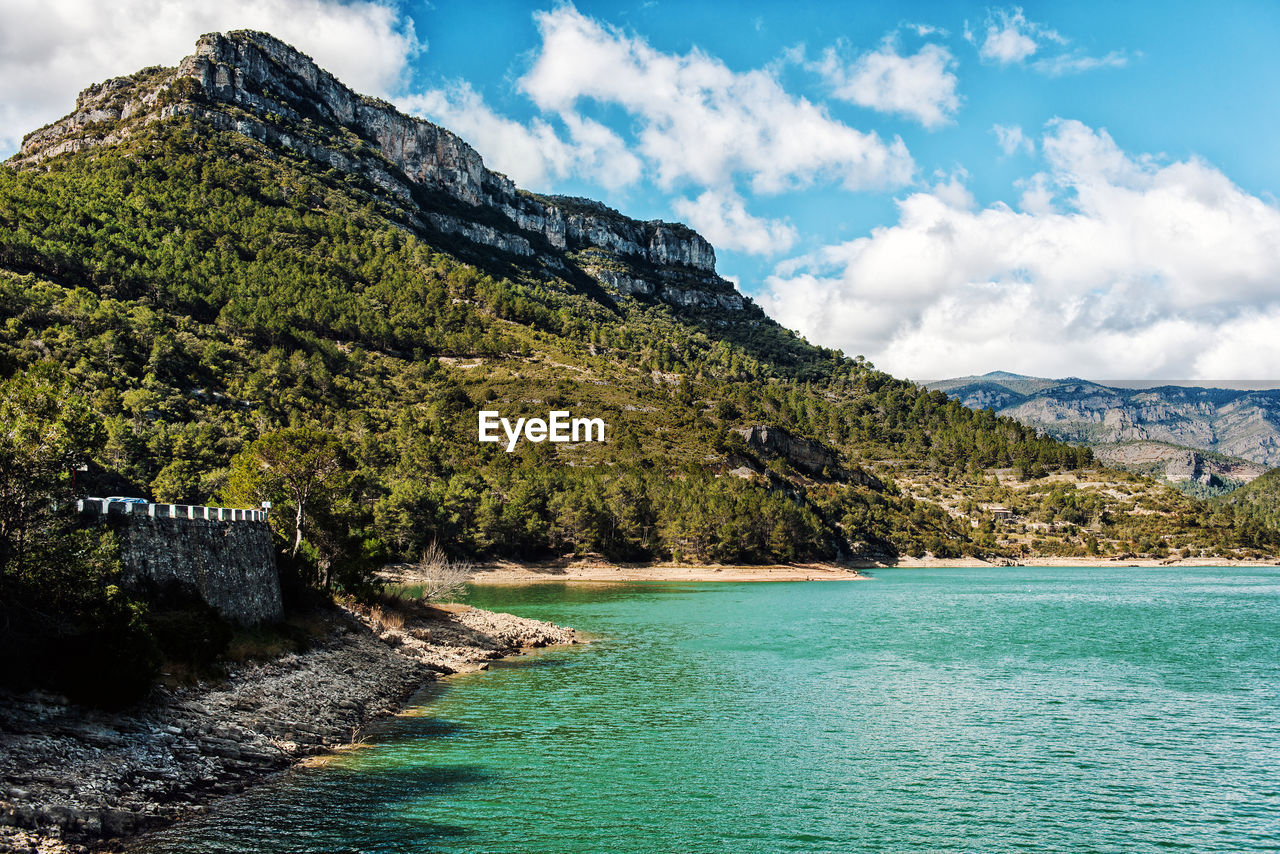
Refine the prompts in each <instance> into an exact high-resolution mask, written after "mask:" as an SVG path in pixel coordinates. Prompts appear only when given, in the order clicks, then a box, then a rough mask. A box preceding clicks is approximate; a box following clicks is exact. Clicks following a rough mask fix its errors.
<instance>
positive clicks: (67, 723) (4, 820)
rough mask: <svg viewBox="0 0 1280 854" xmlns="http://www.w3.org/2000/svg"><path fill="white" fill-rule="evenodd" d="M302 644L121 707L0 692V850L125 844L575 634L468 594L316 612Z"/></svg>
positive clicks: (54, 852) (44, 851)
mask: <svg viewBox="0 0 1280 854" xmlns="http://www.w3.org/2000/svg"><path fill="white" fill-rule="evenodd" d="M323 616H324V618H325V619H326V620H327V621H328V623H327V630H328V631H327V635H326V636H325V637H324V638H323V639H322V640H319V641H317V642H315V643H314V644H313V645H312V646H311V647H310V648H308V649H307V650H305V651H303V652H298V653H287V654H284V655H281V656H278V657H275V658H272V659H270V660H265V661H254V662H248V663H245V664H240V665H237V666H235V667H234V668H232V669H230V670H229V672H228V673H227V675H226V678H224V679H221V680H218V681H217V682H211V683H197V684H195V685H191V686H186V687H183V688H179V689H172V690H171V689H166V688H163V687H157V688H155V689H153V691H152V693H151V694H150V695H149V696H148V698H147V699H146V700H145V701H143V702H142V703H140V704H138V705H136V706H133V707H130V708H128V709H125V710H122V711H117V712H113V711H104V710H101V709H94V708H89V707H84V706H78V705H75V704H72V703H69V702H67V701H66V700H65V699H64V698H60V697H57V696H54V695H51V694H48V693H44V692H29V693H26V694H20V695H11V694H0V852H40V853H41V854H66V852H75V854H87V852H90V851H121V850H126V849H125V848H124V846H125V845H127V844H129V843H131V842H132V841H133V840H134V839H135V838H137V837H139V836H142V835H144V834H146V833H148V832H150V831H154V830H159V829H161V828H163V827H167V826H169V825H172V824H173V823H175V822H180V821H182V820H184V819H187V818H191V817H193V816H197V815H200V814H202V813H205V812H207V811H208V810H209V809H210V808H211V806H212V805H213V804H214V803H215V802H217V801H218V800H220V799H222V798H223V797H225V796H227V795H232V794H236V793H238V792H241V791H244V790H245V789H247V788H249V787H250V786H252V785H254V784H255V783H258V782H260V781H262V780H264V779H267V778H269V777H272V776H274V775H276V774H279V773H280V772H282V771H285V770H288V769H289V768H292V767H295V766H297V765H300V764H303V763H305V762H315V761H321V757H329V756H333V755H335V754H336V753H338V752H340V751H342V750H344V749H347V748H349V747H350V746H351V745H353V744H358V743H359V742H360V741H361V739H362V736H363V733H364V731H365V730H366V728H367V727H369V726H370V725H371V724H374V723H376V722H378V721H382V720H385V719H387V718H390V717H392V716H394V715H396V714H398V713H400V712H401V710H402V709H403V708H404V705H405V703H407V702H408V701H409V700H410V699H411V698H412V697H413V696H414V695H416V694H417V693H418V692H419V691H420V690H421V689H422V688H423V687H424V686H426V685H427V684H428V683H430V682H433V681H436V680H438V679H440V678H441V677H443V676H446V675H450V674H454V673H468V672H476V671H481V670H487V669H488V667H489V662H490V661H493V660H496V659H499V658H506V657H509V656H514V655H523V654H525V652H527V651H529V650H532V649H538V648H545V647H552V646H560V645H569V644H577V643H581V642H582V640H581V639H580V638H579V637H578V635H577V633H576V632H575V631H574V630H573V629H570V628H565V627H561V626H556V625H555V624H553V623H546V622H543V621H540V620H531V619H525V618H522V617H515V616H513V615H510V614H499V613H495V612H491V611H484V610H481V609H479V608H472V607H470V606H466V605H423V604H420V603H416V602H401V603H396V604H395V605H392V604H391V603H384V604H383V605H381V606H375V607H373V608H368V609H363V613H358V612H355V611H353V610H350V609H347V608H342V607H334V608H333V609H332V610H331V611H328V610H326V611H325V612H324V613H323Z"/></svg>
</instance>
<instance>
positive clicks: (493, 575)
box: [382, 557, 1280, 586]
mask: <svg viewBox="0 0 1280 854" xmlns="http://www.w3.org/2000/svg"><path fill="white" fill-rule="evenodd" d="M1014 566H1040V567H1063V568H1069V569H1075V568H1087V567H1095V568H1099V569H1102V568H1107V567H1112V568H1115V567H1258V566H1280V561H1274V560H1226V559H1223V558H1079V557H1032V558H1023V559H1020V560H1016V561H1013V560H1008V559H995V560H982V559H979V558H910V557H903V558H900V559H899V560H897V561H895V562H893V563H874V562H871V561H861V562H856V563H848V564H829V563H803V564H773V565H761V566H751V565H731V564H723V565H721V564H671V563H665V564H621V563H610V562H608V561H603V560H592V559H579V560H572V561H547V562H515V561H500V562H495V563H491V564H485V565H482V566H478V567H476V569H475V570H474V571H473V572H472V573H471V575H470V577H469V578H468V581H469V582H470V583H471V584H479V585H495V586H499V585H503V586H505V585H518V584H566V583H568V584H609V583H614V584H631V583H636V582H689V583H699V584H701V583H709V582H781V581H867V580H870V579H872V578H874V575H871V574H868V572H867V570H871V571H874V570H879V569H946V568H957V569H960V568H981V567H991V568H999V567H1014ZM382 577H383V579H384V580H386V581H388V582H391V583H406V584H411V583H412V582H413V580H412V577H411V576H406V575H400V574H397V573H396V572H395V571H394V570H393V569H390V568H389V569H388V570H387V571H384V573H382Z"/></svg>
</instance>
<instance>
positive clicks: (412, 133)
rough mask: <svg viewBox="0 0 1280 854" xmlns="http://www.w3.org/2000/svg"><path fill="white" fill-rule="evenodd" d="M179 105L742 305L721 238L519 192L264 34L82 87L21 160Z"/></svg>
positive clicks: (642, 281) (205, 41) (429, 202)
mask: <svg viewBox="0 0 1280 854" xmlns="http://www.w3.org/2000/svg"><path fill="white" fill-rule="evenodd" d="M174 116H195V117H199V118H202V119H205V120H208V121H210V122H212V123H213V124H214V125H215V126H217V127H219V128H221V129H224V130H232V131H236V132H238V133H242V134H244V135H246V136H250V137H252V138H254V139H257V140H259V141H261V142H264V143H267V144H269V145H273V146H278V147H283V148H287V149H290V150H292V151H294V152H297V153H301V154H302V155H304V156H306V157H309V158H311V159H313V160H315V161H317V162H319V163H321V164H324V165H325V166H327V167H332V168H336V169H341V170H345V171H349V172H352V173H356V174H359V175H361V176H362V177H364V178H367V179H368V180H370V181H372V182H373V183H374V184H376V185H377V186H379V187H381V188H382V189H383V190H385V191H387V192H388V193H391V194H392V195H394V196H395V197H396V198H397V199H399V200H400V201H401V202H402V203H403V204H404V205H405V206H406V207H408V208H411V209H412V214H413V218H414V220H415V221H416V222H417V223H418V224H420V225H421V226H423V227H426V228H431V229H434V230H436V231H439V232H442V233H444V234H449V235H456V236H461V237H463V238H465V239H467V240H469V241H471V242H473V243H476V244H480V245H482V246H486V247H491V248H493V249H496V250H499V251H501V252H504V253H509V254H512V255H516V256H520V257H523V258H528V259H533V260H537V261H540V262H542V263H544V264H546V265H547V266H548V267H550V268H552V269H557V268H562V267H563V265H564V264H565V263H566V261H567V259H566V255H567V254H568V253H573V252H579V251H582V250H594V251H598V252H602V253H605V255H607V256H608V257H609V258H611V259H614V260H615V261H616V263H612V264H607V265H600V264H594V265H582V266H581V269H583V270H584V271H585V272H587V273H588V275H591V276H593V277H594V278H595V279H596V280H597V281H598V282H600V283H601V284H603V285H605V286H606V287H608V288H613V289H614V290H616V291H618V292H619V293H623V294H632V295H641V296H648V297H656V298H658V299H662V300H664V301H667V302H670V303H673V304H676V305H681V306H684V307H688V308H694V309H720V310H730V311H733V310H739V309H741V308H743V306H744V301H743V298H742V296H741V295H740V294H738V293H737V292H736V291H735V290H734V289H733V287H732V285H731V284H730V283H728V282H727V281H725V280H724V279H722V278H720V277H719V276H717V275H716V273H715V263H716V257H715V250H714V249H713V248H712V247H711V244H709V243H708V242H707V241H706V240H704V239H703V238H702V237H701V236H699V235H698V234H696V233H695V232H693V231H692V230H690V229H688V228H686V227H685V226H682V225H679V224H673V223H666V222H661V221H656V220H655V221H649V222H640V221H637V220H633V219H630V218H628V217H625V216H623V215H621V214H619V213H617V212H616V211H613V210H611V209H609V208H607V207H605V206H604V205H602V204H599V203H598V202H592V201H590V200H586V199H574V198H565V197H557V196H538V195H535V194H532V193H527V192H523V191H521V190H519V189H517V188H516V186H515V184H514V183H513V182H512V181H511V180H510V179H509V178H507V177H506V176H505V175H502V174H501V173H497V172H493V171H492V170H490V169H488V168H486V167H485V165H484V161H483V159H482V158H481V157H480V155H479V154H478V153H477V152H476V151H475V149H473V148H472V147H471V146H470V145H468V144H467V143H466V142H465V141H463V140H462V139H461V138H459V137H458V136H456V135H454V134H452V133H450V132H449V131H447V130H445V129H444V128H441V127H438V126H437V125H434V124H432V123H431V122H427V121H423V120H422V119H417V118H413V117H411V116H406V115H404V114H403V113H400V112H399V111H397V110H396V109H395V108H394V107H393V106H392V105H391V104H388V103H386V102H385V101H380V100H377V99H373V98H368V97H364V96H361V95H358V94H356V93H355V92H353V91H352V90H351V89H349V88H347V87H346V86H345V85H343V84H342V83H341V82H339V81H338V80H337V79H336V78H335V77H334V76H333V75H332V74H330V73H329V72H327V71H325V70H323V69H321V68H320V67H319V66H318V65H316V64H315V62H313V61H312V60H311V59H310V58H309V57H307V56H306V55H304V54H302V53H300V52H299V51H297V50H295V49H294V48H292V47H290V46H289V45H287V44H285V43H284V42H281V41H279V40H278V39H276V38H274V37H272V36H269V35H267V34H265V33H257V32H249V31H238V32H233V33H228V34H225V35H224V34H220V33H214V34H210V35H206V36H203V37H201V38H200V40H199V41H198V42H197V43H196V49H195V52H194V53H193V54H192V55H191V56H188V57H186V58H185V59H183V60H182V62H181V63H179V65H178V67H177V68H176V69H161V68H156V69H147V70H145V71H142V72H139V73H138V74H135V75H133V76H132V77H127V78H117V79H114V80H108V81H107V82H105V83H102V84H99V85H97V86H91V87H89V88H88V89H85V90H84V91H83V92H82V93H81V94H80V97H79V98H78V99H77V103H76V109H75V111H73V112H72V113H71V114H70V115H69V116H67V117H66V118H64V119H62V120H60V121H58V122H55V123H54V124H52V125H49V126H48V127H45V128H42V129H40V130H38V131H36V132H35V133H32V134H30V135H29V136H28V137H27V138H26V139H25V140H24V141H23V145H22V150H21V152H20V153H19V155H18V156H17V157H16V158H15V159H14V160H13V161H11V162H12V163H13V164H14V165H18V166H21V165H31V164H37V163H39V162H40V161H42V160H44V159H46V158H48V157H52V156H56V155H59V154H64V153H67V152H73V151H78V150H81V149H83V148H86V147H90V146H94V145H110V144H114V143H117V142H119V141H120V140H122V139H124V138H125V137H127V136H128V135H129V134H130V133H131V132H132V131H133V129H135V128H136V127H138V126H140V125H141V124H143V123H146V122H150V121H156V120H163V119H166V118H171V117H174ZM569 263H572V262H571V261H569ZM619 267H620V268H622V269H621V271H619V270H618V269H617V268H619Z"/></svg>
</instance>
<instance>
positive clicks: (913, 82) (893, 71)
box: [817, 39, 960, 128]
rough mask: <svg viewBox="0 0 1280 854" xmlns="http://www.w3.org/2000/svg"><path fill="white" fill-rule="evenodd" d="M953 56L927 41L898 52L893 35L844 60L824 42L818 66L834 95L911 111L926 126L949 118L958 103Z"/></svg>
mask: <svg viewBox="0 0 1280 854" xmlns="http://www.w3.org/2000/svg"><path fill="white" fill-rule="evenodd" d="M954 64H955V60H954V59H953V58H952V56H951V52H950V51H948V50H947V49H946V48H945V47H942V46H941V45H936V44H926V45H925V46H924V47H922V48H921V49H920V50H919V52H918V53H916V54H914V55H913V56H902V55H900V54H899V53H898V49H897V46H896V45H895V44H894V43H893V41H892V39H886V40H885V43H884V44H883V45H881V47H880V49H879V50H875V51H870V52H868V53H864V54H863V55H862V56H860V57H858V58H857V59H856V60H855V61H854V62H853V64H852V65H849V66H847V67H846V66H844V65H842V64H841V62H840V60H839V58H838V57H837V55H836V51H835V49H834V48H828V49H827V50H826V52H825V53H824V54H823V56H822V61H821V62H820V63H818V65H817V70H818V71H820V72H821V73H822V75H823V76H824V77H825V78H826V79H827V82H828V83H830V84H831V85H832V86H833V87H834V90H833V92H832V94H833V95H835V97H837V98H841V99H843V100H846V101H850V102H852V103H854V104H858V105H859V106H862V107H870V108H871V109H873V110H879V111H880V112H884V113H901V114H903V115H907V116H910V117H911V118H913V119H915V120H916V121H918V122H920V124H922V125H924V126H925V127H926V128H935V127H938V126H939V125H942V124H946V123H947V122H949V121H950V120H951V117H952V116H953V115H954V114H955V112H956V110H958V109H960V99H959V98H958V97H957V96H956V76H955V74H953V73H952V72H951V68H952V66H953V65H954Z"/></svg>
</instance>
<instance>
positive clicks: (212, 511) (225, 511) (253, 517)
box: [76, 498, 267, 522]
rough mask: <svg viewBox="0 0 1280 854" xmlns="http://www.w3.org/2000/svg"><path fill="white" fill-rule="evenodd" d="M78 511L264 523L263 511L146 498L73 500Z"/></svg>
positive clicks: (265, 518)
mask: <svg viewBox="0 0 1280 854" xmlns="http://www.w3.org/2000/svg"><path fill="white" fill-rule="evenodd" d="M76 509H77V510H79V511H80V512H81V513H94V512H97V513H98V514H99V515H102V516H107V515H110V514H120V515H123V516H150V517H151V518H152V519H207V520H209V521H210V522H265V521H267V511H266V510H257V509H244V508H239V507H205V506H202V505H197V504H152V503H150V502H148V501H138V500H136V499H135V500H127V501H121V500H120V499H112V498H81V499H80V500H79V501H77V502H76Z"/></svg>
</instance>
